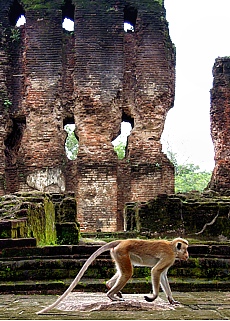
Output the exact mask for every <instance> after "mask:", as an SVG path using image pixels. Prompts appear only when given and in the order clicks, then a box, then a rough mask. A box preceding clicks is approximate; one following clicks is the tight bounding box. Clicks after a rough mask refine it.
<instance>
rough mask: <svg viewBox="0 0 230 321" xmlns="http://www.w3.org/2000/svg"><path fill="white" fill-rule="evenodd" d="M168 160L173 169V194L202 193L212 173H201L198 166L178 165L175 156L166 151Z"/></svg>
mask: <svg viewBox="0 0 230 321" xmlns="http://www.w3.org/2000/svg"><path fill="white" fill-rule="evenodd" d="M167 155H168V158H169V159H170V160H171V162H172V163H173V165H174V167H175V192H176V193H178V192H189V191H199V192H202V191H203V190H204V189H205V188H206V187H207V185H208V183H209V181H210V179H211V175H212V172H211V171H201V169H200V167H199V166H198V165H194V164H187V163H186V164H182V165H181V164H178V161H177V154H176V153H173V152H172V151H170V152H169V151H167Z"/></svg>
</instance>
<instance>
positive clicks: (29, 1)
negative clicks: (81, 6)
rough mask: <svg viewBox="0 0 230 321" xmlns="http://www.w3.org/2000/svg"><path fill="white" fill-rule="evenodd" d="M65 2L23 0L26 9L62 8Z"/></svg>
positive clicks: (55, 0)
mask: <svg viewBox="0 0 230 321" xmlns="http://www.w3.org/2000/svg"><path fill="white" fill-rule="evenodd" d="M63 3H64V1H63V0H48V1H47V0H23V1H22V4H23V7H24V9H29V10H40V9H60V8H61V5H62V4H63Z"/></svg>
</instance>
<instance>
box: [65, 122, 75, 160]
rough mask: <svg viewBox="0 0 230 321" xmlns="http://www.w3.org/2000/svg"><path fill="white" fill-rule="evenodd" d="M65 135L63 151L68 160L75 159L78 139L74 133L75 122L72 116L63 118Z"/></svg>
mask: <svg viewBox="0 0 230 321" xmlns="http://www.w3.org/2000/svg"><path fill="white" fill-rule="evenodd" d="M63 126H64V129H65V131H66V132H67V137H66V141H65V152H66V156H67V158H68V159H70V160H75V159H76V158H77V154H78V146H79V139H78V137H77V136H76V134H75V123H74V118H73V117H70V118H68V119H65V120H64V122H63Z"/></svg>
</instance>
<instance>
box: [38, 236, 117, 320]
mask: <svg viewBox="0 0 230 321" xmlns="http://www.w3.org/2000/svg"><path fill="white" fill-rule="evenodd" d="M120 242H121V241H113V242H110V243H108V244H105V245H103V246H102V247H100V248H99V249H98V250H97V251H96V252H94V253H93V254H92V255H91V256H90V257H89V258H88V260H87V261H86V262H85V264H84V265H83V266H82V268H81V269H80V271H79V273H78V274H77V276H76V277H75V279H74V280H73V282H72V283H71V284H70V286H69V287H68V289H67V290H66V291H65V292H64V293H63V294H62V295H61V296H60V297H59V298H58V299H57V300H56V301H55V302H54V303H52V304H51V305H49V306H48V307H46V308H44V309H42V310H41V311H38V312H36V314H42V313H45V312H47V311H49V310H51V309H53V308H54V307H56V306H57V305H58V304H59V303H60V302H61V301H62V300H63V299H64V298H65V297H66V296H67V295H68V294H69V293H70V292H71V291H72V290H73V289H74V288H75V286H76V285H77V284H78V282H79V281H80V279H81V278H82V276H83V274H84V273H85V271H86V270H87V268H88V267H89V265H90V264H91V263H92V262H93V261H94V260H95V259H96V257H98V256H99V255H100V254H101V253H103V252H106V251H108V250H110V249H112V248H114V247H116V246H117V245H118V244H119V243H120Z"/></svg>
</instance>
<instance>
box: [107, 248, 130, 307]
mask: <svg viewBox="0 0 230 321" xmlns="http://www.w3.org/2000/svg"><path fill="white" fill-rule="evenodd" d="M113 254H114V255H113V257H114V259H115V262H116V268H117V273H116V274H115V275H114V277H112V279H110V281H109V282H108V285H109V286H110V285H112V287H111V289H110V290H109V291H108V292H107V296H108V297H109V298H110V300H112V301H123V300H124V299H123V298H122V297H120V294H121V292H120V291H121V290H122V288H123V287H124V286H125V285H126V283H127V282H128V280H129V279H130V278H131V277H132V274H133V267H132V264H131V261H130V258H129V255H127V254H126V253H125V254H123V255H115V253H113Z"/></svg>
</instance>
